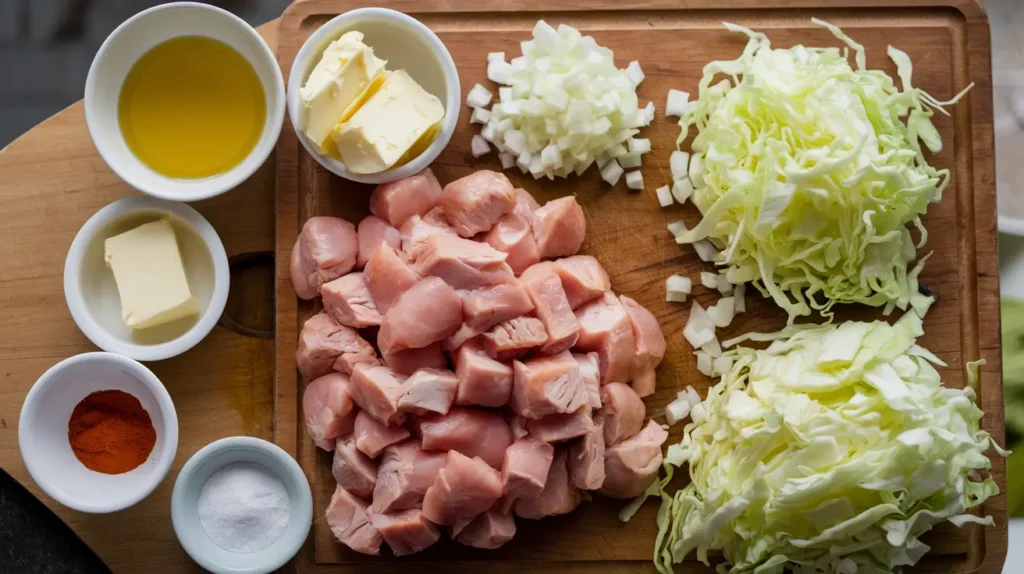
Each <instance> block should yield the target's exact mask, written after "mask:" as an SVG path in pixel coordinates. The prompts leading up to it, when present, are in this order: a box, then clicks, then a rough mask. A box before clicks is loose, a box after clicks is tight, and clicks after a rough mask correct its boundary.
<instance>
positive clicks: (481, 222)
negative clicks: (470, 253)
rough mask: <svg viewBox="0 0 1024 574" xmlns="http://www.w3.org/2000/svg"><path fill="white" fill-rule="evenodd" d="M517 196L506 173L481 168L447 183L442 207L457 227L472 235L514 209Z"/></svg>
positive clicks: (442, 196)
mask: <svg viewBox="0 0 1024 574" xmlns="http://www.w3.org/2000/svg"><path fill="white" fill-rule="evenodd" d="M515 205H516V196H515V193H514V192H513V188H512V183H511V182H509V180H508V178H507V177H505V175H504V174H500V173H498V172H494V171H488V170H480V171H478V172H476V173H472V174H470V175H467V176H466V177H463V178H461V179H457V180H455V181H453V182H451V183H449V184H448V185H446V186H444V191H442V193H441V207H443V208H444V213H445V215H446V216H448V221H450V222H451V224H452V227H454V228H455V231H456V232H457V233H458V234H459V235H461V236H463V237H473V236H474V235H476V234H477V233H480V232H482V231H487V230H488V229H490V228H491V226H492V225H494V223H495V222H496V221H498V219H500V218H501V216H502V215H505V214H506V213H508V212H510V211H512V208H513V207H515Z"/></svg>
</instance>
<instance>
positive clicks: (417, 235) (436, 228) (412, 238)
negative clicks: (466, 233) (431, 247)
mask: <svg viewBox="0 0 1024 574" xmlns="http://www.w3.org/2000/svg"><path fill="white" fill-rule="evenodd" d="M398 231H399V235H400V236H401V238H402V253H405V256H406V257H409V258H411V257H412V256H413V254H414V253H416V251H417V250H418V249H419V248H420V246H421V245H423V241H424V240H426V238H428V237H430V236H431V235H455V230H454V229H452V226H451V225H449V224H448V218H447V217H445V215H444V210H443V209H441V208H440V207H435V208H434V209H432V210H430V212H429V213H427V214H426V215H424V216H423V217H420V216H419V215H414V216H412V217H410V218H409V219H407V220H405V223H403V224H402V227H400V228H399V230H398Z"/></svg>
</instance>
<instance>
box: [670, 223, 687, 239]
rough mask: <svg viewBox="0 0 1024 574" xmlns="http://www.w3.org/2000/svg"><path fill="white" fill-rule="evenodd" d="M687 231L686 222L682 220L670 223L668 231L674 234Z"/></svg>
mask: <svg viewBox="0 0 1024 574" xmlns="http://www.w3.org/2000/svg"><path fill="white" fill-rule="evenodd" d="M686 231H687V229H686V224H685V223H683V222H682V221H673V222H671V223H669V224H668V232H669V233H671V234H672V235H673V236H677V235H681V234H683V233H686Z"/></svg>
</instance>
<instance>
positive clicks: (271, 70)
mask: <svg viewBox="0 0 1024 574" xmlns="http://www.w3.org/2000/svg"><path fill="white" fill-rule="evenodd" d="M179 36H206V37H210V38H213V39H216V40H220V41H221V42H224V43H225V44H227V45H228V46H231V47H232V48H234V49H235V50H236V51H237V52H238V53H239V54H241V55H242V56H243V57H245V59H246V60H248V61H249V64H251V65H252V67H253V69H254V70H255V71H256V75H257V76H259V79H260V83H261V84H262V85H263V93H264V94H265V95H266V101H267V120H266V123H265V124H264V125H263V133H262V134H261V135H260V139H259V141H258V142H257V143H256V147H255V148H253V150H252V152H250V153H249V156H248V157H247V158H245V159H244V160H243V161H242V163H240V164H238V165H237V166H235V167H234V168H232V169H231V170H229V171H227V172H225V173H222V174H220V175H216V176H213V177H208V178H205V179H175V178H170V177H167V176H164V175H161V174H159V173H157V172H155V171H153V170H152V169H150V168H149V167H147V166H146V165H145V164H144V163H142V162H141V161H139V159H138V158H137V157H135V155H134V154H133V153H132V152H131V150H129V149H128V146H127V144H125V141H124V137H123V135H122V134H121V128H120V125H119V122H118V116H117V102H118V98H119V96H120V94H121V85H122V84H123V83H124V79H125V76H127V75H128V72H129V71H130V70H131V68H132V66H133V65H134V64H135V62H136V61H138V59H139V58H141V57H142V56H143V55H144V54H145V53H146V52H148V51H149V50H150V49H152V48H153V47H154V46H156V45H157V44H162V43H163V42H166V41H167V40H170V39H172V38H177V37H179ZM284 105H285V96H284V79H283V78H282V76H281V69H280V68H279V67H278V65H277V60H276V59H275V58H274V54H273V52H271V50H270V48H269V47H268V46H267V43H266V42H264V41H263V39H262V38H260V35H259V34H258V33H257V32H256V30H254V29H253V28H252V26H249V25H248V24H246V23H245V21H244V20H242V19H241V18H239V17H237V16H235V15H234V14H232V13H230V12H228V11H226V10H222V9H220V8H216V7H214V6H208V5H206V4H199V3H195V2H177V3H173V4H163V5H160V6H155V7H153V8H150V9H148V10H144V11H142V12H139V13H138V14H136V15H135V16H132V17H131V18H129V19H128V20H126V21H125V22H124V23H123V24H121V25H120V26H118V27H117V29H116V30H114V31H113V33H111V34H110V36H107V39H106V40H105V41H104V42H103V45H102V46H100V49H99V51H98V52H97V53H96V57H95V58H94V59H93V61H92V66H91V67H90V68H89V75H88V77H87V78H86V80H85V122H86V125H87V126H88V127H89V135H90V136H91V137H92V141H93V143H94V144H95V145H96V149H97V150H98V151H99V152H100V155H101V156H102V157H103V160H104V161H106V162H107V165H108V166H110V169H112V170H114V173H116V174H117V175H118V176H120V177H121V179H123V180H125V181H126V182H128V183H129V184H130V185H131V186H132V187H134V188H135V189H138V190H139V191H141V192H143V193H145V194H148V195H152V196H154V197H160V198H163V199H169V200H172V201H197V200H200V199H206V198H208V197H213V196H215V195H219V194H221V193H224V192H225V191H228V190H230V189H232V188H234V187H236V186H238V185H239V184H240V183H242V182H243V181H245V180H246V179H248V178H249V176H251V175H252V174H253V172H255V171H256V170H257V169H258V168H259V167H260V166H261V165H263V162H264V161H266V159H267V157H268V156H269V155H270V152H272V151H273V150H274V145H275V144H276V143H277V138H278V136H279V135H280V134H281V126H282V125H283V123H284Z"/></svg>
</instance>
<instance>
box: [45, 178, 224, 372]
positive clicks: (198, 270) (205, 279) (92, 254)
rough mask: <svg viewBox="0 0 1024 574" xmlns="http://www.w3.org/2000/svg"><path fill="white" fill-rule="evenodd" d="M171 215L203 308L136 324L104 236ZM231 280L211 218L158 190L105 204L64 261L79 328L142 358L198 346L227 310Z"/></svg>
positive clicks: (107, 348)
mask: <svg viewBox="0 0 1024 574" xmlns="http://www.w3.org/2000/svg"><path fill="white" fill-rule="evenodd" d="M167 215H170V216H171V224H172V225H173V226H174V229H175V236H176V237H177V239H178V247H179V249H180V250H181V255H182V261H183V263H184V265H185V275H186V277H187V278H188V284H189V287H190V288H191V289H192V293H193V294H195V296H196V298H197V299H198V300H199V315H198V318H196V317H191V318H186V319H180V320H178V321H174V322H172V323H169V324H167V325H163V326H157V327H152V328H149V329H143V330H140V331H134V332H133V331H132V330H131V329H129V328H128V326H126V325H125V324H124V321H123V320H122V318H121V297H120V295H118V292H117V283H115V282H114V274H113V273H111V271H110V269H109V268H108V267H107V265H106V262H105V261H104V258H103V242H104V241H105V240H106V239H107V238H108V237H112V236H114V235H117V234H119V233H123V232H125V231H128V230H129V229H132V228H134V227H137V226H138V225H141V224H143V223H148V222H150V221H156V220H157V219H160V218H161V217H164V216H167ZM230 283H231V273H230V270H229V269H228V256H227V253H225V252H224V245H223V244H222V243H221V241H220V237H218V236H217V232H216V231H214V229H213V226H212V225H210V222H208V221H207V220H206V219H205V218H204V217H203V216H202V215H199V212H198V211H196V210H194V209H192V208H191V207H189V206H187V205H185V204H184V203H175V202H172V201H165V200H162V199H156V198H152V197H142V196H139V197H130V198H126V199H121V200H118V201H115V202H114V203H111V204H110V205H108V206H106V207H104V208H103V209H101V210H99V211H97V212H96V214H95V215H93V216H92V217H90V218H89V220H88V221H86V222H85V225H83V226H82V229H81V230H79V232H78V235H76V236H75V240H74V241H73V242H72V243H71V248H70V249H68V256H67V260H66V261H65V262H64V297H65V299H66V300H67V304H68V309H69V310H70V311H71V316H72V317H73V318H74V320H75V323H77V324H78V328H79V329H81V330H82V332H83V333H85V336H86V337H88V338H89V340H90V341H92V342H93V343H94V344H95V345H96V346H97V347H99V348H101V349H103V350H104V351H110V352H112V353H120V354H122V355H125V356H126V357H131V358H133V359H136V360H139V361H159V360H162V359H167V358H170V357H174V356H176V355H180V354H181V353H184V352H185V351H187V350H189V349H191V348H192V347H194V346H195V345H196V343H198V342H199V341H201V340H202V339H203V337H205V336H206V335H207V334H209V332H210V331H211V330H213V327H214V326H215V325H216V324H217V320H218V319H219V318H220V316H221V313H223V312H224V306H225V305H226V304H227V302H228V288H229V286H230Z"/></svg>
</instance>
